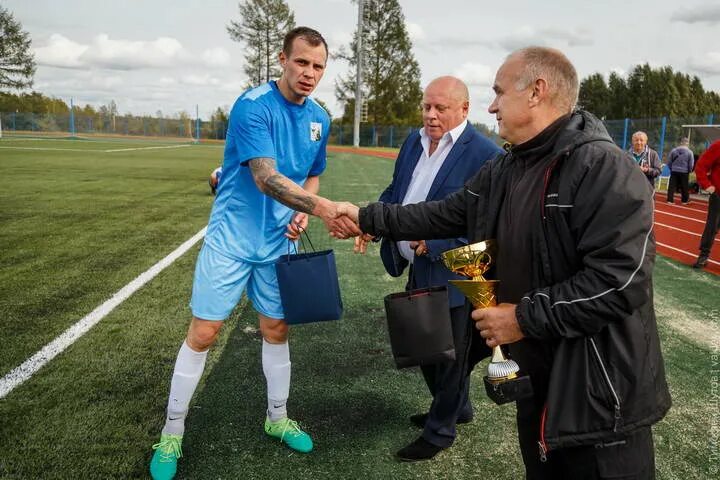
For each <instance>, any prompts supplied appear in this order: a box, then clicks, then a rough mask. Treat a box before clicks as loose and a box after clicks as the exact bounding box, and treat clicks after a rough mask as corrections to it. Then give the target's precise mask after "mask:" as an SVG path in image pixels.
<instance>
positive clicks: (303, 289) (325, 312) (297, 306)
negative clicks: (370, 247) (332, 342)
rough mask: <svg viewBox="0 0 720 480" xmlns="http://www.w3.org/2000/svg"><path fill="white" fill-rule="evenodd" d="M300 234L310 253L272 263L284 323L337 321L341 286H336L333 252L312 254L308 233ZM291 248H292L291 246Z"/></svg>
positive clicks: (295, 254) (298, 254)
mask: <svg viewBox="0 0 720 480" xmlns="http://www.w3.org/2000/svg"><path fill="white" fill-rule="evenodd" d="M303 233H304V234H305V236H306V237H307V239H308V242H309V243H310V247H311V248H312V249H313V251H312V252H308V251H307V250H306V249H305V243H304V242H303V249H304V250H305V252H304V253H297V247H296V253H294V254H291V253H290V243H292V242H288V253H287V255H282V256H280V258H278V259H277V260H276V261H275V271H276V272H277V279H278V286H279V288H280V300H281V301H282V306H283V310H284V312H285V322H287V323H288V324H291V325H295V324H298V323H310V322H324V321H327V320H339V319H340V317H341V316H342V312H343V303H342V298H341V297H340V284H339V283H338V276H337V268H336V267H335V254H334V253H333V251H332V250H322V251H319V252H317V251H315V247H314V246H313V244H312V242H310V237H309V236H307V232H305V231H304V230H303ZM300 240H301V241H302V234H301V236H300ZM293 246H294V244H293Z"/></svg>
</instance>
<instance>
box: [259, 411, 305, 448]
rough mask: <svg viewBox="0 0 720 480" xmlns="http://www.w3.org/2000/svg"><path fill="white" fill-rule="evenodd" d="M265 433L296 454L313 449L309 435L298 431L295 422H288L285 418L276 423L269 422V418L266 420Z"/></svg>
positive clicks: (298, 428)
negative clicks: (284, 444) (296, 452)
mask: <svg viewBox="0 0 720 480" xmlns="http://www.w3.org/2000/svg"><path fill="white" fill-rule="evenodd" d="M265 433H267V434H268V435H270V436H271V437H275V438H279V439H280V441H281V442H285V443H286V444H287V446H288V447H290V448H292V449H293V450H296V451H298V452H302V453H308V452H311V451H312V449H313V441H312V438H310V435H308V434H307V433H305V432H303V431H302V430H300V427H299V426H298V423H297V422H296V421H295V420H290V419H289V418H287V417H286V418H283V419H282V420H278V421H277V422H271V421H270V419H269V418H266V419H265Z"/></svg>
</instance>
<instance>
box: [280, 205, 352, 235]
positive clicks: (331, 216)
mask: <svg viewBox="0 0 720 480" xmlns="http://www.w3.org/2000/svg"><path fill="white" fill-rule="evenodd" d="M317 198H318V201H317V203H316V204H315V205H314V208H313V210H312V215H315V216H316V217H319V218H320V219H322V221H323V222H324V223H325V227H326V228H327V231H328V233H329V234H330V235H331V236H332V237H335V238H339V239H346V238H352V237H359V236H364V235H363V232H362V231H361V230H360V226H359V222H360V221H359V219H358V214H359V211H360V208H359V207H357V206H356V205H353V204H352V203H350V202H333V201H332V200H328V199H326V198H323V197H317ZM307 224H308V215H307V214H306V213H302V212H298V213H296V214H295V216H294V217H293V220H292V222H291V223H290V224H289V225H288V227H287V232H286V233H285V236H286V237H288V238H289V239H291V240H297V238H298V237H299V236H300V232H301V231H302V230H304V229H305V228H307Z"/></svg>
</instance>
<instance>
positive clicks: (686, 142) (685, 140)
mask: <svg viewBox="0 0 720 480" xmlns="http://www.w3.org/2000/svg"><path fill="white" fill-rule="evenodd" d="M680 145H690V139H689V138H688V137H682V138H680Z"/></svg>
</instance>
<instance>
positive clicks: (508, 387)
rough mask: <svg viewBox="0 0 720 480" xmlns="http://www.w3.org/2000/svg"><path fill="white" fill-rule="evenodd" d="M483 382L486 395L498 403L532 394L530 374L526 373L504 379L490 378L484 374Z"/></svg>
mask: <svg viewBox="0 0 720 480" xmlns="http://www.w3.org/2000/svg"><path fill="white" fill-rule="evenodd" d="M483 382H484V383H485V392H486V393H487V396H488V397H490V400H492V401H493V402H495V403H496V404H498V405H502V404H504V403H510V402H514V401H516V400H522V399H523V398H529V397H532V395H533V388H532V383H530V376H528V375H522V376H519V377H518V376H514V378H506V379H498V378H493V379H491V378H490V377H488V376H485V377H483Z"/></svg>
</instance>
